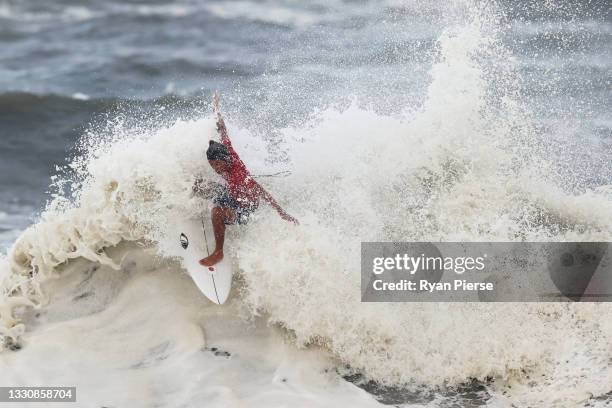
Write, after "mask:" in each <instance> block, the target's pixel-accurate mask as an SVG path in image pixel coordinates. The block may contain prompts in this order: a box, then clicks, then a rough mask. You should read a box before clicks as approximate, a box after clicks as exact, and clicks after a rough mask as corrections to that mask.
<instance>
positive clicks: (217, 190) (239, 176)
mask: <svg viewBox="0 0 612 408" xmlns="http://www.w3.org/2000/svg"><path fill="white" fill-rule="evenodd" d="M213 112H214V114H215V116H216V119H217V132H218V133H219V136H220V138H221V143H218V142H215V141H214V140H211V141H210V142H209V146H208V150H206V158H207V159H208V163H209V164H210V166H211V167H212V168H213V170H215V172H217V173H218V174H219V175H220V176H221V177H222V178H223V180H224V181H225V185H216V186H215V187H214V191H213V192H212V195H213V203H214V207H213V209H212V211H211V217H212V224H213V231H214V234H215V250H214V251H213V253H212V254H210V255H209V256H208V257H206V258H203V259H201V260H200V264H201V265H203V266H212V265H214V264H216V263H217V262H219V261H221V260H222V259H223V243H224V240H225V226H226V225H234V224H239V225H241V224H246V223H247V222H248V218H249V216H250V215H251V214H252V213H253V212H254V211H255V210H257V208H258V207H259V200H260V198H261V199H263V200H264V201H266V202H268V203H269V204H270V205H271V206H272V207H273V208H274V209H275V210H276V211H277V212H278V214H279V215H280V216H281V218H283V219H284V220H287V221H290V222H293V223H295V224H298V220H296V219H295V218H293V217H292V216H290V215H289V214H287V212H285V210H283V209H282V208H281V206H280V205H278V203H277V202H276V200H275V199H274V197H272V196H271V195H270V193H268V192H267V191H266V190H264V188H263V187H262V186H261V185H259V183H257V181H255V180H254V179H253V177H252V176H251V174H250V173H249V171H248V170H247V168H246V166H245V164H244V163H243V162H242V160H241V159H240V157H239V156H238V153H236V151H235V150H234V148H233V146H232V142H231V140H230V139H229V136H228V134H227V128H226V127H225V122H224V121H223V118H222V117H221V113H220V111H219V94H218V93H217V92H215V94H214V95H213ZM205 189H206V188H205V187H203V186H202V184H201V183H198V182H196V185H195V186H194V191H195V192H205V191H204V190H205ZM209 193H210V192H209Z"/></svg>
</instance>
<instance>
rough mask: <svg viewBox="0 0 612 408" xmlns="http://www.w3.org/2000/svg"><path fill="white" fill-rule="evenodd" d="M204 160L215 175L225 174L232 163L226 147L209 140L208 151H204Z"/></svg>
mask: <svg viewBox="0 0 612 408" xmlns="http://www.w3.org/2000/svg"><path fill="white" fill-rule="evenodd" d="M206 158H207V159H208V163H210V167H212V168H213V170H215V171H216V172H217V173H219V174H221V173H225V172H227V171H229V166H230V164H231V163H232V157H231V156H230V154H229V151H228V150H227V147H226V146H225V145H224V144H222V143H218V142H215V141H214V140H211V141H210V142H209V143H208V150H206Z"/></svg>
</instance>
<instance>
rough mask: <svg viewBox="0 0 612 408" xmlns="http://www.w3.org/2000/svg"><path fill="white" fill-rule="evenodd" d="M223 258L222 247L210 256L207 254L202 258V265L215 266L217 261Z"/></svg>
mask: <svg viewBox="0 0 612 408" xmlns="http://www.w3.org/2000/svg"><path fill="white" fill-rule="evenodd" d="M222 259H223V250H222V249H220V250H218V251H215V252H213V253H212V254H210V256H207V257H206V258H204V259H200V265H202V266H213V265H214V264H216V263H217V262H220V261H221V260H222Z"/></svg>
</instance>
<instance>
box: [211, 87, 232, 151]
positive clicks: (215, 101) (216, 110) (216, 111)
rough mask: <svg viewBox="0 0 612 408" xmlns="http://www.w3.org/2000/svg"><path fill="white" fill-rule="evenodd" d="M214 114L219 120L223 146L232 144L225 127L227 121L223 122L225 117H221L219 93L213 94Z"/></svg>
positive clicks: (218, 127)
mask: <svg viewBox="0 0 612 408" xmlns="http://www.w3.org/2000/svg"><path fill="white" fill-rule="evenodd" d="M212 107H213V113H214V114H215V117H216V119H217V132H219V136H220V137H221V142H222V143H223V144H230V145H231V141H230V139H229V136H228V134H227V127H225V121H224V120H223V116H221V111H220V110H219V92H215V93H214V94H213V102H212Z"/></svg>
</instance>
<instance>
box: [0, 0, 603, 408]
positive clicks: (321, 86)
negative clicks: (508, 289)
mask: <svg viewBox="0 0 612 408" xmlns="http://www.w3.org/2000/svg"><path fill="white" fill-rule="evenodd" d="M611 57H612V7H611V6H610V4H609V2H606V1H584V0H583V1H579V2H569V1H567V2H566V1H550V2H536V3H534V4H524V2H515V1H510V0H504V1H497V2H476V1H468V0H463V1H441V2H439V1H435V2H434V1H431V2H417V1H397V0H386V1H376V2H374V1H372V2H366V1H309V2H297V1H289V0H285V1H283V0H274V1H272V0H270V1H258V2H251V1H196V0H182V1H175V2H162V1H155V0H149V1H127V2H125V1H122V2H119V1H112V0H111V1H104V2H103V1H100V0H63V1H58V0H53V1H47V2H38V1H29V0H21V1H7V0H3V1H2V0H0V186H1V188H0V248H2V251H3V253H4V255H3V256H2V257H0V280H1V285H0V338H1V339H2V342H1V343H0V344H1V346H0V349H2V351H1V352H0V385H21V386H26V385H30V386H50V385H56V386H76V387H77V400H78V402H77V403H76V404H74V403H73V404H70V405H66V406H83V407H101V406H108V407H111V406H112V407H126V406H129V407H151V406H160V407H179V406H181V407H199V406H207V407H208V406H211V407H242V406H244V407H246V406H248V407H281V406H289V405H291V406H296V407H298V406H300V407H301V406H303V407H337V406H355V407H361V406H364V407H369V406H372V407H375V406H386V405H391V406H400V407H476V406H491V407H578V406H580V407H583V406H597V407H600V406H601V407H604V406H609V405H610V404H612V396H611V395H612V319H610V316H611V315H612V307H610V306H609V305H607V304H565V303H564V304H561V303H559V304H552V303H547V304H520V303H516V304H444V303H440V304H382V303H381V304H365V303H361V302H360V291H359V276H360V274H359V268H360V266H359V265H360V262H359V250H360V242H362V241H394V240H396V241H411V240H423V241H427V240H442V241H463V240H469V241H515V240H516V241H518V240H532V241H565V240H575V241H583V240H584V241H609V240H610V239H612V165H611V164H610V163H612V113H611V112H612V109H611V108H612V58H611ZM215 89H218V90H219V91H220V92H221V94H222V110H223V112H224V113H225V116H226V121H227V124H228V127H229V131H230V135H231V136H232V139H233V140H234V144H235V145H236V148H237V150H238V152H239V153H240V154H241V156H242V157H243V159H244V161H245V162H246V163H247V165H248V166H249V168H251V169H252V172H253V173H254V174H256V175H258V176H260V179H259V181H260V183H261V184H262V185H264V186H265V188H266V189H267V190H268V191H270V192H271V193H272V194H273V195H274V196H275V197H276V198H277V199H278V201H279V202H280V203H281V205H282V206H283V207H285V208H286V209H287V211H288V212H289V213H291V214H293V215H295V216H296V217H297V218H298V219H299V220H300V226H298V227H295V226H293V225H289V224H287V223H286V222H284V221H283V220H281V219H280V218H279V217H278V216H277V215H276V214H275V213H274V212H273V211H272V210H271V209H270V208H266V207H264V208H262V209H261V210H260V211H258V213H257V214H256V216H255V217H254V219H253V220H252V221H251V222H250V223H249V224H248V225H247V226H244V227H240V228H230V229H229V230H228V231H229V236H228V239H227V256H230V257H231V259H232V263H233V265H234V270H235V271H236V272H235V277H234V289H233V292H232V294H231V296H230V300H229V301H228V303H227V304H226V305H224V306H221V307H219V306H215V305H213V304H212V303H211V302H208V301H207V300H206V299H204V298H203V296H202V295H201V294H200V293H199V292H198V291H197V290H196V289H195V287H194V285H193V284H192V282H191V280H190V279H189V278H188V277H187V275H186V274H185V273H184V271H183V270H182V268H181V267H180V264H179V262H178V261H177V260H176V259H171V258H170V257H168V256H165V253H167V248H168V247H169V246H170V245H175V242H174V237H170V236H168V234H166V231H167V228H168V226H169V225H172V223H173V222H176V221H177V220H181V219H184V218H185V217H191V216H197V215H200V214H204V216H207V213H208V203H207V202H205V201H203V200H201V199H198V198H195V197H191V194H190V192H191V186H192V183H193V181H194V179H195V178H196V177H203V178H205V179H211V180H212V179H213V178H214V175H213V174H212V171H211V169H210V168H209V166H208V165H207V163H206V161H205V154H204V152H205V149H206V146H207V143H208V140H209V139H210V138H213V137H215V128H214V122H213V119H212V117H211V114H210V109H209V108H210V107H209V100H210V94H211V93H212V91H213V90H215ZM278 172H285V173H283V174H282V175H281V176H273V177H269V176H267V175H270V174H275V173H278ZM24 406H26V405H25V404H24ZM33 406H38V405H33ZM54 406H61V404H58V405H54Z"/></svg>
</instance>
